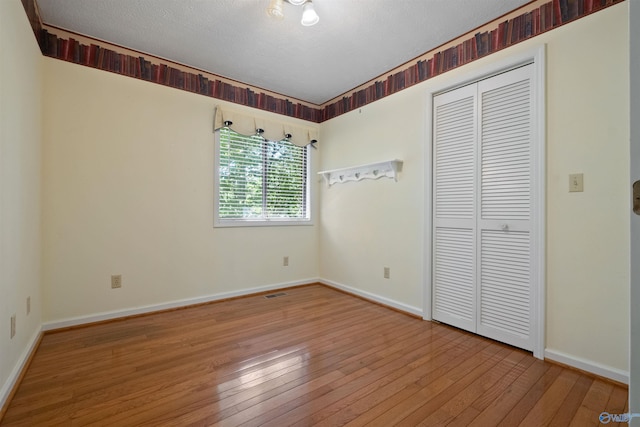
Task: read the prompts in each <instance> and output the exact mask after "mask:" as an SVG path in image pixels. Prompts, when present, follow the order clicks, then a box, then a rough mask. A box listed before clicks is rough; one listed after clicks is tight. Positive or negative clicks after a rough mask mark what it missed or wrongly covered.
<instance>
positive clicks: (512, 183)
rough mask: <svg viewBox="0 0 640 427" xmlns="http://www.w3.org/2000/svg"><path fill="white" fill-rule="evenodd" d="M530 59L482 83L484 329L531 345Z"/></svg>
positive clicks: (480, 292) (480, 318)
mask: <svg viewBox="0 0 640 427" xmlns="http://www.w3.org/2000/svg"><path fill="white" fill-rule="evenodd" d="M532 69H533V67H532V66H531V65H528V66H525V67H522V68H519V69H516V70H513V71H510V72H508V73H505V74H501V75H498V76H495V77H492V78H490V79H487V80H483V81H481V82H479V83H478V104H479V105H478V107H479V111H480V118H479V120H480V123H479V126H480V128H479V152H478V160H479V177H478V178H479V179H478V183H477V184H478V187H477V193H478V196H479V197H478V205H477V209H478V218H477V227H478V230H477V239H478V245H477V259H478V288H477V295H476V297H477V298H478V311H477V332H478V333H479V334H481V335H485V336H487V337H490V338H494V339H497V340H499V341H502V342H506V343H508V344H512V345H515V346H517V347H520V348H524V349H528V350H532V349H533V345H534V340H533V336H532V331H533V329H532V325H533V321H534V312H533V304H532V301H533V298H534V294H533V279H532V266H531V259H532V241H531V240H532V235H531V231H532V229H531V224H532V221H531V216H532V185H531V183H532V180H531V177H532V171H533V162H532V160H533V157H534V152H533V151H532V147H533V144H532V142H533V129H534V128H533V123H532V121H533V120H532V88H531V84H532V83H531V73H532Z"/></svg>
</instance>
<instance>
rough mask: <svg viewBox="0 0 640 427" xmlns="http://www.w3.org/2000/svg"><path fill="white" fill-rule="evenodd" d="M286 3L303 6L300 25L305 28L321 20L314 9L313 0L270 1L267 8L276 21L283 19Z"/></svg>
mask: <svg viewBox="0 0 640 427" xmlns="http://www.w3.org/2000/svg"><path fill="white" fill-rule="evenodd" d="M285 1H286V2H287V3H289V4H291V5H293V6H301V5H302V20H301V21H300V23H301V24H302V25H304V26H305V27H310V26H311V25H315V24H317V23H318V21H319V20H320V17H319V16H318V14H317V13H316V11H315V9H314V8H313V4H312V3H311V0H270V1H269V7H267V14H268V15H269V16H271V17H272V18H275V19H283V18H284V2H285Z"/></svg>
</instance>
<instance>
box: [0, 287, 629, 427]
mask: <svg viewBox="0 0 640 427" xmlns="http://www.w3.org/2000/svg"><path fill="white" fill-rule="evenodd" d="M286 293H287V295H286V296H282V297H278V298H275V299H266V298H264V296H263V295H256V296H250V297H245V298H240V299H235V300H228V301H223V302H218V303H212V304H204V305H199V306H194V307H189V308H185V309H180V310H173V311H167V312H163V313H156V314H151V315H147V316H139V317H134V318H129V319H124V320H119V321H112V322H106V323H101V324H96V325H91V326H87V327H83V328H74V329H68V330H64V331H60V332H56V333H47V334H45V335H44V336H43V338H42V341H41V343H40V346H39V348H38V350H37V351H36V353H35V355H34V356H33V359H32V362H31V365H30V367H29V369H28V370H27V371H26V372H25V373H24V376H23V379H22V382H21V384H20V386H19V387H18V389H17V391H16V393H15V396H14V397H13V400H12V401H11V402H10V404H9V406H8V408H7V411H6V414H5V416H4V418H3V419H2V420H1V422H0V425H2V426H34V425H38V426H48V425H98V426H100V425H104V426H114V425H117V426H138V425H150V426H151V425H152V426H181V425H219V426H240V425H242V426H277V427H280V426H289V425H295V426H308V425H317V426H338V425H350V426H376V425H379V426H391V425H400V426H409V425H410V426H414V425H425V426H434V425H451V426H466V425H473V426H496V425H504V426H517V425H521V426H523V427H524V426H541V425H550V426H567V425H576V426H583V425H598V416H599V414H600V413H601V412H602V411H608V412H610V413H624V412H625V411H626V406H627V400H628V393H627V390H626V389H625V388H622V387H620V386H618V385H616V384H612V383H609V382H606V381H603V380H602V379H599V378H594V377H591V376H589V375H586V374H584V373H581V372H578V371H575V370H571V369H567V368H565V367H562V366H558V365H554V364H550V363H546V362H543V361H540V360H537V359H535V358H533V357H532V355H531V354H530V353H528V352H525V351H522V350H519V349H516V348H513V347H510V346H507V345H504V344H501V343H498V342H495V341H492V340H488V339H485V338H482V337H479V336H476V335H473V334H470V333H468V332H465V331H461V330H459V329H455V328H452V327H449V326H445V325H440V324H437V323H432V322H425V321H422V320H419V319H416V318H414V317H411V316H407V315H404V314H402V313H398V312H396V311H393V310H389V309H386V308H384V307H381V306H379V305H376V304H371V303H369V302H367V301H364V300H362V299H359V298H355V297H352V296H350V295H347V294H344V293H342V292H337V291H335V290H332V289H330V288H327V287H325V286H322V285H310V286H305V287H299V288H292V289H287V290H286ZM611 425H613V424H611Z"/></svg>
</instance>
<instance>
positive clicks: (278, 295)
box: [264, 292, 286, 299]
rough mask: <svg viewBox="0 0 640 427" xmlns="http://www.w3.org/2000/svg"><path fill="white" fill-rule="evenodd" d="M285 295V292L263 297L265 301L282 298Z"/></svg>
mask: <svg viewBox="0 0 640 427" xmlns="http://www.w3.org/2000/svg"><path fill="white" fill-rule="evenodd" d="M285 295H286V292H278V293H277V294H270V295H265V296H264V297H265V298H267V299H271V298H278V297H283V296H285Z"/></svg>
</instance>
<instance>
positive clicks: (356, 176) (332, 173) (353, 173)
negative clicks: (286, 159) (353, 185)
mask: <svg viewBox="0 0 640 427" xmlns="http://www.w3.org/2000/svg"><path fill="white" fill-rule="evenodd" d="M400 171H402V160H397V159H395V160H387V161H385V162H379V163H369V164H366V165H361V166H352V167H348V168H342V169H333V170H328V171H322V172H318V175H322V177H323V178H324V181H325V182H326V183H327V187H330V186H331V185H333V184H336V183H340V182H347V181H361V180H363V179H378V178H382V177H383V176H386V177H388V178H393V180H394V181H397V180H398V172H400Z"/></svg>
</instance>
